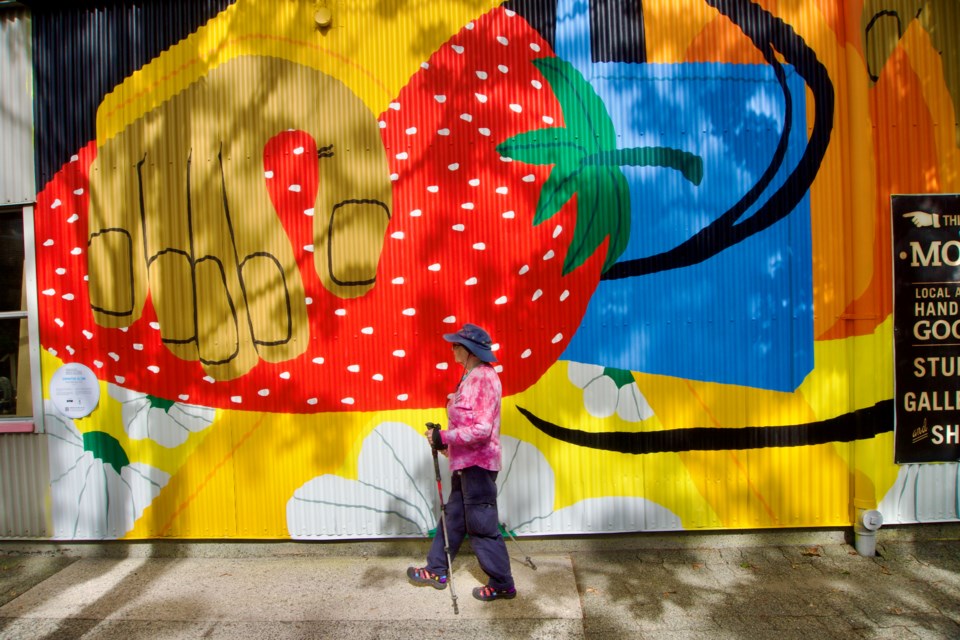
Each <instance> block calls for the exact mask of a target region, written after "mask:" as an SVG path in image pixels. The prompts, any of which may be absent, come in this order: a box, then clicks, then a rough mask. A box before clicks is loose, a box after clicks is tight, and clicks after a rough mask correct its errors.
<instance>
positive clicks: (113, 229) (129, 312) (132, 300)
mask: <svg viewBox="0 0 960 640" xmlns="http://www.w3.org/2000/svg"><path fill="white" fill-rule="evenodd" d="M108 233H120V234H121V235H122V236H124V237H125V239H126V241H127V251H128V253H129V254H130V273H129V278H130V280H129V282H130V308H129V309H127V310H126V311H111V310H108V309H104V308H103V307H98V306H97V305H95V304H93V303H92V302H91V303H90V308H91V309H93V310H94V311H96V312H98V313H102V314H103V315H106V316H115V317H118V318H119V317H124V316H132V315H133V306H134V305H135V304H136V303H135V300H136V283H135V282H134V279H133V236H131V235H130V232H129V231H128V230H127V229H123V228H121V227H107V228H104V229H100V231H95V232H93V233H91V234H90V237H89V238H88V239H87V253H88V254H89V252H90V249H91V248H92V247H93V239H94V238H97V237H99V236H102V235H106V234H108Z"/></svg>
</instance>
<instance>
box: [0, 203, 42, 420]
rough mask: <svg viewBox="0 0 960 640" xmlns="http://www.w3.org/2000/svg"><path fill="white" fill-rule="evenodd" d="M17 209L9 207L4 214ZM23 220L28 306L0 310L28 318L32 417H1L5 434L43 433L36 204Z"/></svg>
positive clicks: (4, 315) (25, 211) (3, 314)
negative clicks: (34, 232) (35, 240)
mask: <svg viewBox="0 0 960 640" xmlns="http://www.w3.org/2000/svg"><path fill="white" fill-rule="evenodd" d="M13 211H16V209H15V208H10V209H6V210H5V211H4V213H5V214H6V213H8V212H13ZM21 213H22V215H21V218H22V220H23V276H24V278H23V286H24V288H25V289H26V291H25V292H24V293H25V294H26V298H27V308H26V310H21V311H0V319H3V320H8V319H23V318H26V319H27V340H28V351H29V356H30V392H31V395H32V400H33V415H32V416H13V417H9V418H5V417H0V435H2V434H4V433H43V376H42V375H41V371H40V321H39V318H37V253H36V244H34V237H35V236H34V234H33V205H28V206H25V207H23V208H22V209H21Z"/></svg>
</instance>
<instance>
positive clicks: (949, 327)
mask: <svg viewBox="0 0 960 640" xmlns="http://www.w3.org/2000/svg"><path fill="white" fill-rule="evenodd" d="M890 200H891V211H892V216H893V226H892V231H893V336H894V337H893V354H894V361H895V363H896V364H895V376H894V392H893V395H894V401H895V402H896V407H897V409H896V423H895V429H894V432H895V440H896V444H895V459H896V462H897V463H899V464H904V463H909V462H947V461H955V460H958V459H960V194H949V195H942V194H922V195H895V196H892V197H891V199H890Z"/></svg>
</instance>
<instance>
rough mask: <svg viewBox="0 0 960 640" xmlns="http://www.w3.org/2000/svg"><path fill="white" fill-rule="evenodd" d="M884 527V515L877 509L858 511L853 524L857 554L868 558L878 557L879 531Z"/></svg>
mask: <svg viewBox="0 0 960 640" xmlns="http://www.w3.org/2000/svg"><path fill="white" fill-rule="evenodd" d="M882 525H883V514H881V513H880V512H879V511H877V510H876V509H860V508H858V509H857V517H856V520H854V522H853V544H854V547H856V549H857V553H859V554H860V555H862V556H866V557H873V556H875V555H877V531H878V530H879V529H880V527H881V526H882Z"/></svg>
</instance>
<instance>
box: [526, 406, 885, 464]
mask: <svg viewBox="0 0 960 640" xmlns="http://www.w3.org/2000/svg"><path fill="white" fill-rule="evenodd" d="M517 410H518V411H519V412H520V413H521V414H523V416H524V417H525V418H526V419H527V420H529V421H530V424H532V425H533V426H534V427H536V428H537V429H539V430H540V431H542V432H543V433H544V434H546V435H548V436H550V437H551V438H554V439H556V440H560V441H562V442H567V443H569V444H572V445H575V446H578V447H585V448H587V449H600V450H602V451H615V452H618V453H630V454H634V455H640V454H645V453H677V452H681V451H730V450H744V449H767V448H782V447H807V446H812V445H819V444H827V443H830V442H852V441H854V440H867V439H869V438H873V437H874V436H877V435H879V434H881V433H888V432H890V431H893V418H894V405H893V400H892V399H891V400H881V401H880V402H878V403H877V404H875V405H873V406H872V407H867V408H864V409H857V410H856V411H851V412H850V413H845V414H843V415H841V416H837V417H835V418H828V419H827V420H821V421H819V422H808V423H804V424H795V425H785V426H778V427H773V426H766V427H692V428H690V429H669V430H666V431H649V432H641V433H638V432H629V431H608V432H604V433H592V432H588V431H580V430H577V429H569V428H567V427H561V426H559V425H556V424H553V423H552V422H548V421H546V420H543V419H542V418H539V417H537V416H535V415H534V414H532V413H531V412H529V411H527V410H526V409H524V408H523V407H521V406H519V405H517Z"/></svg>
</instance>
